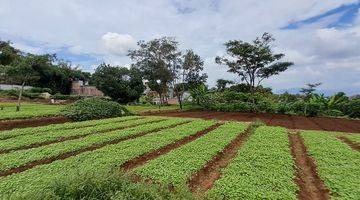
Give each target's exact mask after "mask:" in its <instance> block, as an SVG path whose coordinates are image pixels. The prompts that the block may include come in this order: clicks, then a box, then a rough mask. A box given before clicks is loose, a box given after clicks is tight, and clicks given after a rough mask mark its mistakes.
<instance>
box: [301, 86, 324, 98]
mask: <svg viewBox="0 0 360 200" xmlns="http://www.w3.org/2000/svg"><path fill="white" fill-rule="evenodd" d="M321 84H322V83H308V84H306V86H307V87H306V88H301V90H300V93H303V94H304V95H305V97H306V98H309V97H311V96H312V95H313V93H314V92H315V90H316V88H317V87H319V86H320V85H321Z"/></svg>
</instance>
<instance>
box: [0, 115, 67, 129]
mask: <svg viewBox="0 0 360 200" xmlns="http://www.w3.org/2000/svg"><path fill="white" fill-rule="evenodd" d="M70 121H71V120H70V119H68V118H65V117H40V118H33V119H15V120H0V131H5V130H11V129H14V128H26V127H36V126H45V125H49V124H62V123H65V122H70Z"/></svg>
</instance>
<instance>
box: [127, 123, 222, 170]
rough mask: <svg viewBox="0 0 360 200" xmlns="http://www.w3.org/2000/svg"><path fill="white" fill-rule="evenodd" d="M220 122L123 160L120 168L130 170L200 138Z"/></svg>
mask: <svg viewBox="0 0 360 200" xmlns="http://www.w3.org/2000/svg"><path fill="white" fill-rule="evenodd" d="M221 124H223V123H221V122H218V123H216V124H215V125H212V126H210V127H209V128H207V129H205V130H203V131H199V132H197V133H196V134H193V135H189V136H187V137H185V138H183V139H180V140H178V141H176V142H174V143H171V144H169V145H166V146H164V147H162V148H160V149H157V150H155V151H152V152H149V153H145V154H143V155H141V156H139V157H137V158H134V159H132V160H128V161H127V162H125V163H124V164H122V165H121V169H123V170H124V171H130V170H131V169H134V168H136V167H138V166H141V165H144V164H145V163H146V162H148V161H149V160H153V159H155V158H157V157H159V156H161V155H164V154H166V153H168V152H170V151H172V150H173V149H176V148H179V147H181V146H183V145H185V144H187V143H189V142H191V141H194V140H196V139H198V138H200V137H201V136H203V135H205V134H207V133H209V132H210V131H212V130H215V129H216V128H218V127H219V126H220V125H221Z"/></svg>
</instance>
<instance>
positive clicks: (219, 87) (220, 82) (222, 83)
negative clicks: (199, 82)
mask: <svg viewBox="0 0 360 200" xmlns="http://www.w3.org/2000/svg"><path fill="white" fill-rule="evenodd" d="M228 84H234V81H230V80H225V79H218V80H217V81H216V87H217V90H218V91H220V92H221V91H224V90H225V88H226V86H227V85H228Z"/></svg>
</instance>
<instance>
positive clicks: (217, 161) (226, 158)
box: [188, 127, 252, 193]
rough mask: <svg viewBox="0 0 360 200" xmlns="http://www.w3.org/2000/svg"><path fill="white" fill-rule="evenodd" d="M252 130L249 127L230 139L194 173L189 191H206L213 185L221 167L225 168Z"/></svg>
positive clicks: (219, 174)
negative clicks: (221, 149) (220, 150)
mask: <svg viewBox="0 0 360 200" xmlns="http://www.w3.org/2000/svg"><path fill="white" fill-rule="evenodd" d="M251 132H252V130H251V128H250V127H249V128H248V129H246V130H245V132H244V133H242V134H239V135H238V136H237V137H236V138H235V139H234V140H233V141H231V142H230V143H229V144H228V145H227V146H226V147H225V148H224V149H223V151H222V152H219V153H218V154H217V155H216V156H215V157H214V158H213V159H212V160H210V161H208V162H207V163H206V165H204V167H203V168H202V169H200V170H199V171H198V172H196V173H194V174H193V175H192V177H191V179H190V180H189V182H188V185H189V188H190V191H192V192H197V193H200V192H206V191H207V190H209V189H210V188H212V187H213V185H214V183H215V181H216V180H218V179H219V178H220V176H221V172H220V171H221V169H222V168H225V167H226V166H227V165H228V164H229V163H230V162H231V160H232V159H233V158H234V157H235V156H236V155H237V152H238V150H239V149H240V147H241V146H242V144H243V143H244V142H245V141H246V140H247V139H248V137H249V136H250V134H251Z"/></svg>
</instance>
